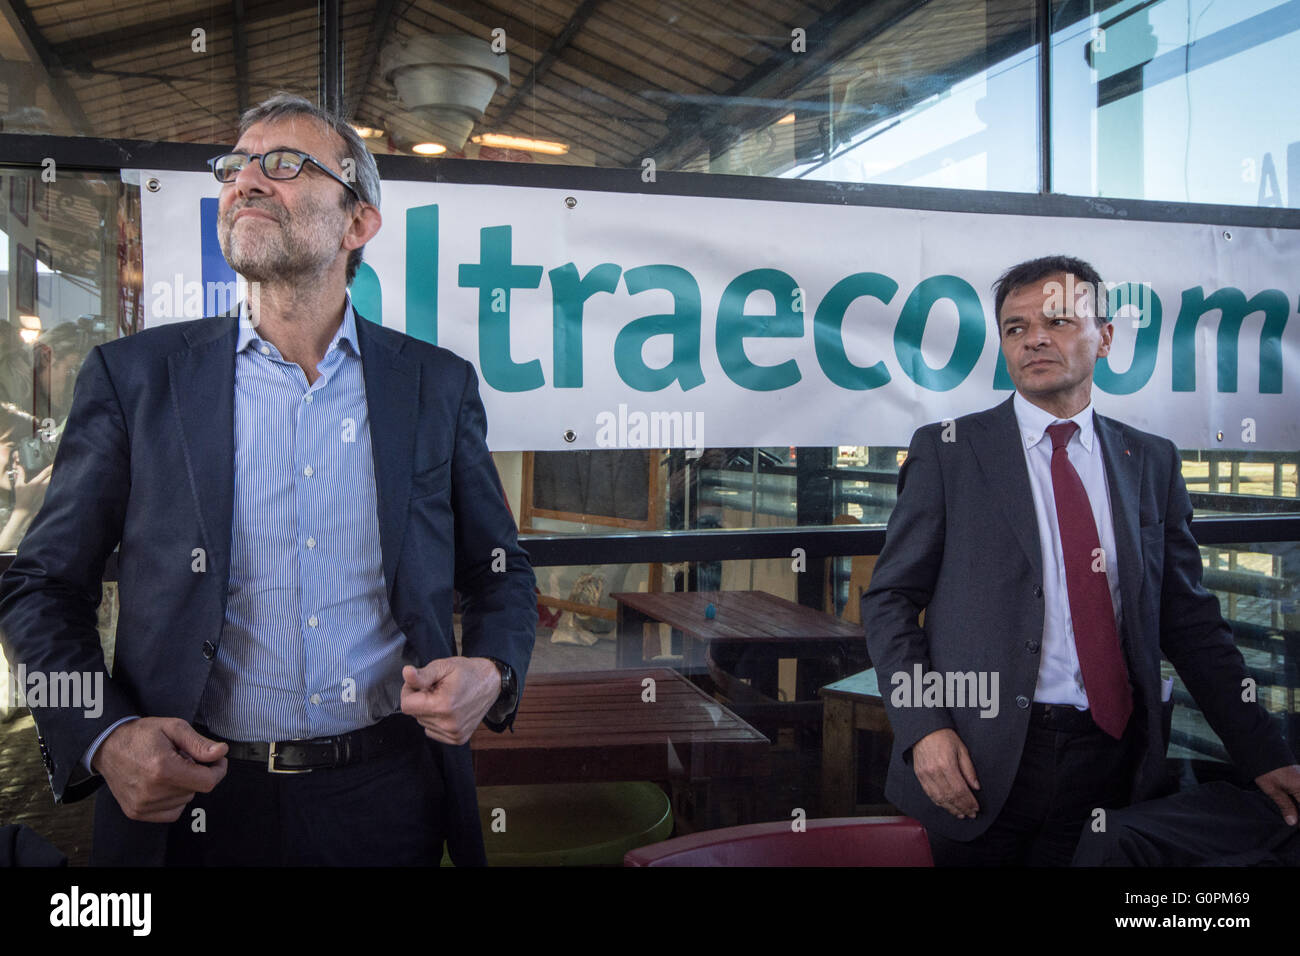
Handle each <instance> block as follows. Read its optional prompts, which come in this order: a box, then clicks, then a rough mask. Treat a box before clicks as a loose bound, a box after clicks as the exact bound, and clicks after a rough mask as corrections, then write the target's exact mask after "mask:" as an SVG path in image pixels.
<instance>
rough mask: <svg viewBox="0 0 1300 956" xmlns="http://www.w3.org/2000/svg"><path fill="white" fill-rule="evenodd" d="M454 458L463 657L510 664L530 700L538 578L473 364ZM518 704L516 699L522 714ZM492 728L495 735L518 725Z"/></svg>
mask: <svg viewBox="0 0 1300 956" xmlns="http://www.w3.org/2000/svg"><path fill="white" fill-rule="evenodd" d="M465 369H466V375H465V388H464V391H463V393H462V395H461V405H460V414H459V417H458V421H457V425H456V445H455V450H454V451H453V452H452V477H451V482H452V508H453V513H454V518H455V522H456V590H457V591H458V592H460V601H461V612H462V616H461V652H462V653H463V654H464V655H465V656H466V657H495V658H497V659H498V660H500V661H503V662H505V663H506V664H509V665H510V667H511V668H512V669H513V670H514V672H515V676H516V679H517V680H518V691H519V697H522V696H523V689H524V676H525V673H526V672H527V670H528V661H529V659H530V658H531V657H532V653H533V642H534V640H535V638H536V633H537V597H536V595H535V594H534V592H533V587H534V585H535V584H536V578H535V576H534V575H533V569H532V567H531V566H530V565H529V563H528V555H527V553H525V551H524V550H523V548H521V547H520V546H519V541H518V531H517V529H516V527H515V520H514V518H513V517H511V515H510V509H509V508H508V507H507V505H506V497H505V492H504V490H503V489H502V487H501V479H500V477H499V476H498V475H497V469H496V465H495V464H494V463H493V461H492V456H491V455H490V454H489V453H488V448H487V416H486V415H485V413H484V411H483V402H482V401H481V400H480V398H479V393H478V375H477V374H476V373H475V371H474V367H473V366H472V365H470V364H469V363H468V362H466V363H465ZM517 702H518V698H516V708H515V710H516V711H517V710H518V707H517ZM514 717H515V714H514V712H513V711H512V712H511V713H510V714H509V715H506V716H505V717H504V719H503V720H501V721H493V720H490V719H488V720H485V721H484V722H485V723H486V724H487V725H488V727H490V728H491V729H492V730H497V731H500V730H504V729H505V728H506V727H508V726H509V725H510V724H511V723H512V722H513V721H514Z"/></svg>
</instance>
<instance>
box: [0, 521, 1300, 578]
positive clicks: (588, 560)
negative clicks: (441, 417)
mask: <svg viewBox="0 0 1300 956" xmlns="http://www.w3.org/2000/svg"><path fill="white" fill-rule="evenodd" d="M1192 535H1193V537H1195V538H1196V543H1197V544H1199V545H1203V546H1224V545H1245V544H1251V545H1253V544H1267V543H1285V542H1300V514H1293V515H1274V516H1271V517H1268V518H1257V517H1248V518H1236V517H1233V518H1198V519H1197V520H1196V521H1194V522H1193V523H1192ZM519 543H520V545H521V546H522V547H523V548H524V550H525V551H527V552H528V557H529V561H530V562H531V564H532V565H533V567H539V568H541V567H565V566H576V565H588V564H648V563H651V562H669V563H671V562H677V561H749V560H754V559H762V558H789V557H790V551H791V550H792V549H793V548H796V547H799V548H803V549H804V552H805V553H806V554H807V556H808V558H809V560H810V561H811V560H812V559H820V558H840V557H854V556H857V555H872V554H879V553H880V551H881V548H883V547H884V544H885V529H884V528H882V527H870V526H864V525H830V526H827V527H821V528H762V529H756V528H746V529H740V530H719V531H645V532H636V533H632V532H629V533H625V534H601V535H578V534H572V535H569V534H564V535H541V534H527V535H520V536H519ZM12 561H13V554H12V553H8V554H0V572H3V571H4V570H6V569H8V567H9V565H10V564H11V563H12ZM116 579H117V555H116V553H114V554H113V555H112V556H111V558H110V561H109V564H108V567H107V568H106V570H105V574H104V580H106V581H114V580H116Z"/></svg>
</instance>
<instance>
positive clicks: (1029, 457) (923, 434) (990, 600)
mask: <svg viewBox="0 0 1300 956" xmlns="http://www.w3.org/2000/svg"><path fill="white" fill-rule="evenodd" d="M1099 289H1100V290H1102V291H1101V293H1100V295H1098V293H1097V290H1099ZM994 292H995V312H996V315H997V324H998V333H999V337H1000V340H1001V348H1002V354H1003V356H1004V358H1005V359H1006V365H1007V371H1008V372H1009V373H1010V375H1011V379H1012V381H1013V382H1014V384H1015V386H1016V392H1015V394H1014V395H1013V396H1012V397H1011V398H1010V399H1008V400H1007V401H1005V402H1003V403H1002V404H1001V405H999V406H997V407H996V408H992V409H989V410H987V411H984V412H980V413H978V414H974V415H967V416H964V417H962V418H959V419H957V420H955V421H946V422H942V423H939V424H936V425H927V426H926V427H924V428H921V429H920V430H918V431H917V433H916V434H915V435H914V436H913V438H912V443H911V447H910V449H909V451H908V456H907V460H906V462H905V463H904V465H903V467H902V469H901V471H900V473H899V480H898V504H897V505H896V507H895V509H894V512H893V514H892V515H891V517H890V521H889V530H888V534H887V537H886V542H885V547H884V550H883V551H882V553H881V555H880V558H879V560H878V562H877V564H876V568H875V571H874V573H873V575H872V581H871V586H870V588H869V589H868V591H867V593H866V594H865V595H863V598H862V621H863V624H864V627H865V628H866V635H867V645H868V648H869V650H870V653H871V659H872V661H873V663H874V665H875V668H876V673H877V675H878V679H879V682H880V688H881V695H882V697H883V698H884V700H885V704H886V707H887V711H888V714H889V719H890V723H891V725H892V728H893V731H894V749H893V754H892V757H891V761H890V767H889V777H888V781H887V783H886V795H887V796H888V798H889V799H890V800H891V801H892V802H893V803H894V804H895V805H896V806H898V807H899V808H900V809H902V810H903V811H904V812H906V813H908V814H911V815H912V816H914V817H916V818H918V819H919V820H920V821H921V822H922V823H923V824H924V825H925V827H926V830H927V832H928V834H929V836H930V843H931V847H932V849H933V851H934V857H935V862H936V864H938V865H941V866H942V865H1007V864H1012V865H1016V864H1020V865H1065V864H1067V863H1069V862H1070V859H1071V856H1072V855H1073V853H1074V850H1075V847H1076V845H1077V843H1078V841H1079V835H1080V832H1081V830H1082V828H1083V826H1084V825H1085V824H1086V823H1088V822H1089V821H1097V820H1104V815H1099V814H1098V813H1097V811H1098V810H1104V809H1106V808H1110V807H1120V806H1124V805H1126V804H1128V803H1129V802H1131V801H1135V800H1145V799H1147V798H1150V797H1153V796H1156V795H1158V794H1160V793H1161V792H1162V790H1163V789H1164V785H1165V772H1164V771H1165V767H1164V757H1165V750H1166V748H1167V746H1168V733H1169V730H1168V727H1169V724H1168V714H1169V711H1170V708H1171V707H1172V702H1171V701H1170V699H1169V693H1168V691H1169V687H1168V684H1167V683H1166V682H1164V681H1162V679H1161V673H1160V659H1161V655H1162V653H1163V655H1164V656H1165V657H1167V658H1168V659H1169V661H1170V662H1171V663H1173V665H1174V666H1175V668H1176V669H1177V671H1178V673H1179V675H1180V676H1181V677H1182V679H1183V681H1184V683H1185V684H1186V685H1187V687H1188V689H1189V691H1190V692H1191V693H1192V695H1193V697H1194V698H1195V699H1196V702H1197V704H1198V706H1199V707H1200V709H1201V711H1202V713H1203V714H1204V715H1205V717H1206V719H1207V720H1208V721H1209V723H1210V725H1211V727H1213V729H1214V730H1215V732H1216V733H1218V735H1219V736H1220V738H1221V739H1222V740H1223V743H1224V745H1225V746H1226V747H1227V749H1228V752H1229V753H1230V755H1231V756H1232V757H1233V759H1234V761H1235V762H1236V764H1237V766H1238V768H1239V769H1240V770H1242V771H1244V772H1245V773H1246V774H1247V775H1248V776H1250V777H1252V778H1254V780H1255V782H1256V784H1257V785H1258V786H1259V787H1260V789H1261V790H1262V791H1263V792H1264V793H1266V794H1267V795H1268V796H1269V797H1271V798H1272V799H1273V801H1274V802H1275V803H1276V804H1277V807H1278V810H1279V811H1280V813H1279V816H1278V818H1277V826H1279V827H1287V826H1294V824H1295V820H1296V816H1297V806H1300V766H1296V765H1295V758H1294V757H1293V756H1292V754H1291V752H1290V751H1289V750H1288V748H1287V746H1286V743H1285V742H1284V741H1283V739H1282V736H1281V732H1280V730H1279V728H1278V726H1277V725H1276V724H1275V723H1274V722H1273V721H1272V719H1271V718H1270V716H1269V715H1268V713H1267V712H1266V711H1265V710H1264V709H1263V708H1262V707H1260V706H1259V704H1258V703H1256V702H1255V700H1254V697H1253V695H1252V694H1250V693H1246V692H1243V688H1246V687H1248V686H1249V681H1248V680H1247V671H1246V667H1245V663H1244V661H1243V659H1242V656H1241V654H1240V652H1239V651H1238V650H1237V649H1236V647H1235V645H1234V644H1233V640H1232V632H1231V630H1230V629H1229V628H1228V625H1227V624H1226V623H1225V622H1224V620H1223V618H1222V616H1221V614H1220V612H1219V604H1218V600H1217V599H1216V598H1215V597H1214V596H1213V595H1211V594H1210V593H1209V592H1207V591H1206V590H1205V589H1204V588H1203V587H1202V586H1201V558H1200V552H1199V551H1198V549H1197V546H1196V543H1195V540H1194V539H1193V538H1192V535H1191V531H1190V527H1189V524H1190V520H1191V516H1192V507H1191V503H1190V501H1189V499H1188V496H1187V490H1186V487H1185V485H1184V483H1183V479H1182V476H1181V471H1180V467H1181V466H1180V462H1179V458H1178V452H1177V449H1176V447H1175V446H1174V445H1173V443H1172V442H1170V441H1168V440H1166V439H1163V438H1159V437H1157V436H1154V435H1150V434H1147V433H1144V432H1139V431H1137V430H1135V429H1133V428H1130V427H1129V426H1127V425H1124V424H1122V423H1120V422H1117V421H1114V420H1113V419H1109V418H1104V417H1102V416H1100V415H1097V414H1096V413H1095V412H1094V411H1093V407H1092V376H1093V369H1094V366H1095V365H1096V362H1097V359H1099V358H1100V357H1102V356H1104V355H1106V354H1107V353H1108V352H1109V351H1110V344H1111V337H1112V335H1113V333H1114V326H1113V325H1112V324H1111V323H1110V322H1109V321H1108V319H1107V317H1106V314H1105V313H1106V309H1105V306H1104V303H1105V301H1106V299H1105V291H1104V286H1103V284H1102V282H1101V278H1100V276H1099V275H1098V274H1097V272H1096V270H1095V269H1093V268H1092V267H1091V266H1090V265H1088V263H1086V262H1083V261H1081V260H1079V259H1075V258H1070V257H1066V256H1051V257H1045V258H1041V259H1035V260H1032V261H1029V262H1025V263H1021V264H1020V265H1017V266H1014V267H1013V268H1011V269H1009V270H1008V271H1007V272H1006V273H1004V274H1003V276H1002V277H1001V278H1000V279H999V280H998V282H997V285H996V286H995V289H994ZM1099 302H1100V303H1101V304H1102V307H1101V308H1098V303H1099ZM922 611H924V612H925V621H924V624H923V625H922V624H920V623H918V616H919V615H920V613H921V612H922ZM918 680H919V681H921V682H922V683H923V685H924V688H925V690H924V692H921V693H918V692H913V689H912V688H911V684H913V683H915V682H917V681H918ZM1243 682H1245V683H1243ZM976 686H978V687H980V688H992V689H993V691H992V699H985V696H986V695H985V694H983V693H981V694H980V695H979V698H980V699H979V700H976V699H975V698H976V695H975V694H974V693H966V692H964V691H966V690H969V689H973V688H974V687H976ZM1103 825H1104V823H1103Z"/></svg>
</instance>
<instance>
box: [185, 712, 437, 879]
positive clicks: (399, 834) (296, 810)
mask: <svg viewBox="0 0 1300 956" xmlns="http://www.w3.org/2000/svg"><path fill="white" fill-rule="evenodd" d="M412 725H413V726H414V727H415V733H413V734H412V735H411V741H410V744H409V745H407V746H403V747H402V748H401V749H400V750H395V751H392V752H390V753H387V754H384V755H382V756H378V757H373V758H371V759H368V760H364V761H362V762H360V763H356V764H352V765H350V766H346V767H334V768H326V769H318V770H313V771H311V772H310V773H291V774H285V773H268V772H267V770H266V766H265V765H264V764H258V763H252V762H249V761H239V760H231V761H229V762H228V766H229V769H228V770H227V772H226V776H225V777H224V778H222V780H221V782H220V783H219V784H217V786H216V787H215V788H214V789H213V791H212V792H211V793H200V794H197V795H195V798H194V800H192V801H191V802H190V804H189V806H187V807H186V808H185V810H184V811H183V812H182V813H181V816H180V818H179V819H178V820H177V821H176V822H175V823H173V824H172V825H171V827H170V829H169V830H168V842H167V864H168V865H169V866H437V865H438V864H439V863H440V862H441V860H442V847H443V840H444V837H445V834H444V832H443V827H444V822H443V781H442V774H441V772H440V771H439V768H438V767H437V765H436V764H435V762H434V758H433V755H432V754H431V753H430V752H429V747H428V745H427V744H426V742H425V738H424V734H423V731H421V730H420V729H419V727H418V725H415V723H414V721H412ZM195 811H202V813H196V812H195Z"/></svg>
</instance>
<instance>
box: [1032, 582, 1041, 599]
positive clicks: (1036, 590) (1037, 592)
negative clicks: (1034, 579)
mask: <svg viewBox="0 0 1300 956" xmlns="http://www.w3.org/2000/svg"><path fill="white" fill-rule="evenodd" d="M1042 596H1043V589H1042V587H1040V586H1039V585H1037V584H1035V585H1034V597H1036V598H1040V597H1042Z"/></svg>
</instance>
